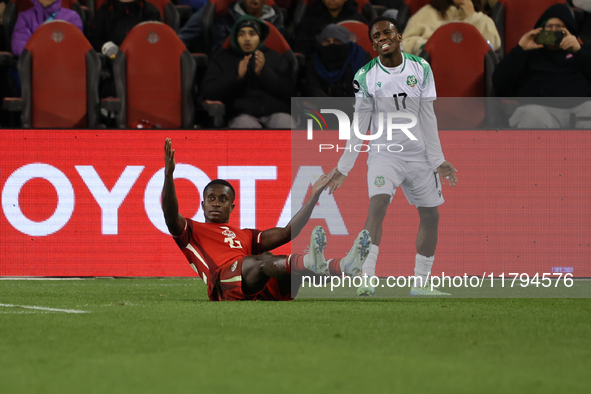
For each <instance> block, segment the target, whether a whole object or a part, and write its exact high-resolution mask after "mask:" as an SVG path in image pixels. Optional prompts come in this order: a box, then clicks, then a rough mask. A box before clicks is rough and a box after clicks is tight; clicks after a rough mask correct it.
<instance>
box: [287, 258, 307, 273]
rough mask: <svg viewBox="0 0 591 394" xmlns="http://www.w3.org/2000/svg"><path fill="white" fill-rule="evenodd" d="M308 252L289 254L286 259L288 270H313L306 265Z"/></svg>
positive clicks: (289, 271)
mask: <svg viewBox="0 0 591 394" xmlns="http://www.w3.org/2000/svg"><path fill="white" fill-rule="evenodd" d="M307 257H308V255H307V254H290V255H289V256H287V260H286V261H285V266H286V267H287V272H288V273H290V274H291V271H294V272H311V271H309V270H308V269H307V268H306V267H305V266H304V259H305V258H307Z"/></svg>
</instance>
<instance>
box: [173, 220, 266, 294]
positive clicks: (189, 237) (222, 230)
mask: <svg viewBox="0 0 591 394" xmlns="http://www.w3.org/2000/svg"><path fill="white" fill-rule="evenodd" d="M185 220H186V224H185V228H184V230H183V232H182V234H181V235H179V236H177V237H174V240H175V242H176V243H177V245H178V246H179V248H180V249H181V250H182V251H183V254H184V255H185V257H186V258H187V260H189V264H191V266H192V267H193V269H194V270H195V271H196V272H197V273H198V274H199V276H200V277H201V279H203V281H204V282H205V284H207V293H208V295H209V298H210V299H212V296H214V293H217V289H216V282H217V280H218V276H219V270H220V269H221V268H222V267H223V266H225V265H228V264H234V263H235V262H236V261H238V260H239V259H242V258H244V257H245V256H248V255H251V254H254V255H258V254H261V253H262V250H261V233H262V232H261V231H260V230H251V229H239V228H235V227H232V226H230V225H229V224H228V223H200V222H195V221H193V220H191V219H185ZM236 275H237V279H236V280H238V276H240V275H241V272H240V271H237V272H236ZM240 280H241V278H240Z"/></svg>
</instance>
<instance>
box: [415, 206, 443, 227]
mask: <svg viewBox="0 0 591 394" xmlns="http://www.w3.org/2000/svg"><path fill="white" fill-rule="evenodd" d="M419 216H420V217H421V223H426V224H431V225H437V224H439V209H437V207H434V208H419Z"/></svg>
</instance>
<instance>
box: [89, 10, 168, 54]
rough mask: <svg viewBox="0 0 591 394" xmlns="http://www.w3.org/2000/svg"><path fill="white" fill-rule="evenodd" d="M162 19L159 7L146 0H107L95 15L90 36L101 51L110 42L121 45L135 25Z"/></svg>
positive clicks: (91, 40)
mask: <svg viewBox="0 0 591 394" xmlns="http://www.w3.org/2000/svg"><path fill="white" fill-rule="evenodd" d="M160 20H161V18H160V11H158V8H156V7H155V6H154V5H152V4H151V3H149V2H147V1H145V0H107V2H106V3H105V4H103V5H102V6H101V8H99V10H98V11H97V12H96V14H95V15H94V18H93V19H92V22H91V23H90V32H89V37H88V38H89V41H90V44H91V45H92V46H93V48H94V49H95V51H97V52H99V53H100V52H102V48H103V46H104V45H105V44H106V43H109V42H110V43H112V44H115V45H116V46H118V47H119V46H120V45H121V43H122V42H123V40H125V37H127V34H129V32H130V31H131V29H133V28H134V27H135V25H137V24H139V23H142V22H146V21H160Z"/></svg>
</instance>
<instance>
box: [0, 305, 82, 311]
mask: <svg viewBox="0 0 591 394" xmlns="http://www.w3.org/2000/svg"><path fill="white" fill-rule="evenodd" d="M0 306H4V307H8V308H25V309H35V310H39V311H49V312H64V313H90V312H88V311H78V310H76V309H56V308H46V307H44V306H34V305H13V304H0Z"/></svg>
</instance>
